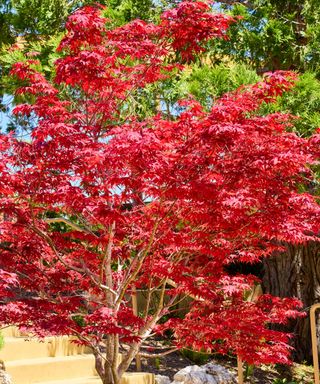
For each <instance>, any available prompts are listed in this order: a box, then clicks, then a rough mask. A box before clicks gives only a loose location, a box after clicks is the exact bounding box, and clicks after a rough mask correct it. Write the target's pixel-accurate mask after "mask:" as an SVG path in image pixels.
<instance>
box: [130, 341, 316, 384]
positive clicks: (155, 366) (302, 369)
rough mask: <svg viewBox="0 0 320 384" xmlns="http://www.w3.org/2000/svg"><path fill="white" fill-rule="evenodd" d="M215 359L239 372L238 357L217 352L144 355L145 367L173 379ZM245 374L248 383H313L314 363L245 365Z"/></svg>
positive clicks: (133, 369)
mask: <svg viewBox="0 0 320 384" xmlns="http://www.w3.org/2000/svg"><path fill="white" fill-rule="evenodd" d="M151 344H152V346H155V345H157V346H159V345H161V344H162V343H161V341H159V340H158V341H152V342H151ZM208 362H213V363H216V364H220V365H222V366H224V367H226V368H227V369H228V370H230V371H232V372H234V373H235V374H237V371H236V368H237V362H236V359H234V358H231V357H225V356H220V355H219V356H217V355H210V356H208V355H204V356H201V354H194V353H192V352H191V351H182V352H181V351H178V352H174V353H171V354H169V355H165V356H162V357H157V358H148V359H146V358H142V359H141V365H142V371H145V372H151V373H154V374H156V375H165V376H169V378H170V379H171V380H173V376H174V375H175V373H177V372H178V371H179V370H180V369H182V368H184V367H186V366H188V365H202V364H206V363H208ZM130 370H131V371H135V370H136V365H135V363H133V364H132V365H131V367H130ZM244 375H245V377H246V380H245V383H247V384H311V383H313V368H312V366H308V365H303V364H295V363H294V364H293V365H292V366H283V365H275V366H261V367H253V366H251V367H246V366H244Z"/></svg>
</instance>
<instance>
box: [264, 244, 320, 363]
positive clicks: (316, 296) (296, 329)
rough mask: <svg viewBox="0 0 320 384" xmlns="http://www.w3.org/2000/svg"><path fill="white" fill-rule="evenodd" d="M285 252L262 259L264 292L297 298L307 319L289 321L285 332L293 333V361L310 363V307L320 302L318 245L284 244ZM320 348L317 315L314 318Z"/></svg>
mask: <svg viewBox="0 0 320 384" xmlns="http://www.w3.org/2000/svg"><path fill="white" fill-rule="evenodd" d="M286 248H287V251H286V252H285V253H282V254H277V255H274V256H272V257H269V258H266V259H265V260H264V276H263V289H264V292H265V293H270V294H272V295H274V296H279V297H297V298H298V299H300V300H301V301H302V303H303V307H304V310H305V311H306V312H307V314H308V316H307V317H304V318H299V319H297V320H293V321H291V323H290V324H289V326H288V327H286V330H288V331H289V332H292V333H293V334H294V338H293V340H292V345H293V347H294V348H295V350H294V352H293V358H294V359H295V360H296V361H300V362H302V361H307V362H312V351H311V335H310V317H309V310H310V307H311V306H312V305H313V304H315V303H318V302H320V257H319V256H320V255H319V251H320V243H315V242H309V243H308V244H306V245H286ZM317 330H318V331H317V333H318V344H319V345H320V315H319V314H318V316H317Z"/></svg>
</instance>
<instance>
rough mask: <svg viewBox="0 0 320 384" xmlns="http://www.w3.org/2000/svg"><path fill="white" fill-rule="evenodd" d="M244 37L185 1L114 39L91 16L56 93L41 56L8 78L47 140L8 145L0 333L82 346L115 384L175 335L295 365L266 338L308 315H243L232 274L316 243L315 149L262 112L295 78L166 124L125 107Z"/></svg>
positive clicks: (266, 299)
mask: <svg viewBox="0 0 320 384" xmlns="http://www.w3.org/2000/svg"><path fill="white" fill-rule="evenodd" d="M234 22H235V19H233V18H231V17H230V16H227V15H224V14H217V13H211V9H210V7H209V6H208V5H207V4H205V3H202V2H189V1H186V2H182V3H181V4H179V6H178V7H177V8H176V9H170V10H168V11H166V12H164V13H163V14H162V16H161V18H160V21H159V23H158V24H152V23H146V22H144V21H141V20H136V21H132V22H130V23H128V24H125V25H122V26H119V27H114V26H113V25H110V24H108V20H107V19H105V18H104V17H102V16H101V10H100V9H99V8H98V7H97V6H95V7H85V8H83V9H80V10H78V11H76V12H75V13H74V14H73V15H72V16H70V17H69V20H68V22H67V24H66V28H67V33H66V35H65V37H64V38H63V39H62V41H61V43H60V46H59V51H60V52H61V57H60V58H59V59H58V60H57V61H56V62H55V78H54V79H53V81H51V80H50V79H47V78H46V77H45V76H44V75H43V74H42V73H40V72H39V71H38V70H37V66H38V62H37V61H36V60H34V59H30V58H29V59H28V60H26V61H24V62H20V63H16V64H15V65H14V66H13V69H12V72H11V75H12V76H14V77H15V78H16V79H18V80H19V82H20V85H21V87H20V88H19V90H18V94H19V95H22V96H23V97H25V100H26V102H25V103H23V104H20V105H18V106H17V107H15V109H14V113H15V114H18V115H23V116H31V117H32V118H33V121H34V126H33V129H32V132H31V135H30V137H29V139H28V140H20V139H18V138H17V137H15V135H14V134H12V133H8V134H2V135H1V136H0V149H1V154H0V175H1V178H0V211H1V213H2V217H1V222H0V240H1V245H0V246H1V254H0V267H1V269H2V272H1V274H0V278H3V276H5V274H9V276H10V281H8V285H7V286H5V287H3V288H4V292H3V296H4V297H5V303H4V305H2V306H1V307H0V320H1V322H2V323H10V324H17V325H18V326H20V327H27V328H28V329H29V330H31V331H32V332H34V333H35V334H38V335H40V336H43V335H46V334H53V335H58V334H72V335H76V336H77V337H78V338H79V339H80V341H81V342H82V343H84V344H87V345H89V346H90V347H91V348H92V349H93V352H94V354H95V357H96V368H97V371H98V373H99V375H100V377H101V379H102V381H103V383H104V384H107V383H108V384H116V383H118V382H119V379H120V378H121V376H122V374H123V373H124V372H125V371H126V369H127V368H128V367H129V364H130V362H131V361H132V359H133V358H134V357H135V355H136V354H137V353H138V351H139V349H140V348H141V345H142V343H143V341H144V340H145V339H146V338H147V337H149V336H150V334H152V333H153V332H163V331H164V330H166V329H171V330H172V331H173V333H174V339H173V341H172V343H173V347H174V348H180V347H182V346H185V345H187V346H191V347H194V348H197V349H201V348H205V349H206V350H214V351H218V352H222V353H228V352H229V351H231V352H234V353H235V354H238V355H240V356H241V357H242V358H243V359H244V360H246V361H248V362H250V363H253V362H255V363H262V362H264V363H274V362H288V361H289V360H288V358H289V357H288V356H289V350H290V348H289V346H288V344H287V343H288V338H289V336H288V335H287V334H285V333H282V332H278V331H274V330H271V329H269V324H272V323H286V322H287V320H288V318H290V317H297V316H299V315H300V313H299V311H298V309H299V302H298V301H297V300H295V299H289V298H288V299H280V298H276V297H272V296H271V295H262V296H261V297H260V298H259V299H258V300H257V301H256V302H249V301H246V300H245V296H246V292H247V291H248V290H250V289H251V288H252V287H253V285H254V284H255V283H256V282H257V279H256V278H255V277H253V276H248V275H247V276H245V275H240V274H239V275H236V276H233V275H229V274H228V272H227V268H226V267H227V266H228V264H230V263H232V262H234V261H245V262H248V263H253V262H255V261H257V260H261V259H263V258H264V257H267V256H268V255H270V254H271V253H272V252H273V251H274V250H279V249H281V246H280V245H279V244H280V242H282V241H286V242H290V243H301V242H304V241H307V240H312V239H315V237H314V235H313V234H314V233H317V231H319V221H318V219H317V218H318V217H319V211H320V208H319V206H318V204H317V203H316V200H315V198H314V196H312V195H310V194H309V193H308V192H306V191H305V192H301V193H299V192H298V191H297V189H298V188H299V187H301V186H303V185H305V184H306V183H308V182H309V180H310V179H311V178H312V177H313V174H312V169H311V167H310V166H311V165H312V164H314V163H315V162H316V156H317V154H318V145H319V134H314V135H311V136H310V137H309V138H302V137H299V136H298V135H296V134H295V133H292V132H287V128H288V127H289V126H290V124H291V120H292V118H291V116H290V115H288V114H281V113H273V114H266V115H264V116H261V115H260V114H259V113H256V112H257V111H258V110H259V108H260V107H261V106H262V105H264V104H270V103H273V102H275V101H276V99H277V97H278V96H279V95H281V94H282V93H283V92H285V91H288V90H289V89H291V88H292V87H293V85H294V83H295V81H296V76H295V74H293V73H291V72H276V73H274V74H267V75H266V76H265V77H264V79H263V80H262V81H260V82H257V83H256V84H254V85H249V86H243V87H241V88H240V89H238V90H236V91H233V92H229V93H226V94H224V95H222V96H221V97H217V98H216V99H215V100H213V101H214V102H213V105H212V107H211V108H210V109H204V108H203V107H202V106H201V105H200V104H199V103H198V102H197V101H195V100H194V99H192V98H187V99H185V100H182V101H180V102H179V104H177V105H176V106H175V107H176V111H175V114H174V115H170V116H167V115H166V114H165V113H162V111H161V108H160V109H159V108H156V110H155V111H154V113H153V114H151V115H150V116H147V117H142V116H141V114H140V113H138V111H136V113H135V111H134V110H133V109H132V108H130V100H131V98H132V97H135V96H136V97H139V95H141V91H142V90H143V89H145V88H146V87H148V86H149V85H150V84H161V83H162V82H163V81H166V80H168V79H169V78H170V77H172V76H175V75H176V74H177V72H179V71H181V70H183V68H184V67H186V66H187V64H188V63H189V62H190V61H192V60H193V59H194V57H195V55H198V54H200V53H201V52H203V51H204V50H205V49H206V48H207V47H208V42H209V40H212V39H214V38H216V39H217V38H224V37H225V36H226V33H227V29H228V28H229V26H230V25H231V24H232V23H234ZM181 62H184V63H185V65H182V64H181ZM136 289H142V290H146V292H147V297H148V299H147V303H146V306H145V308H144V309H143V311H142V312H141V313H139V314H134V313H133V311H132V308H131V306H130V299H129V298H130V295H131V294H132V293H133V292H134V291H135V290H136ZM159 291H160V300H158V304H157V307H156V308H151V307H150V302H151V298H152V296H153V295H154V294H155V293H159ZM181 296H182V297H190V298H191V299H192V302H191V304H190V311H189V313H188V315H187V316H186V317H185V318H183V319H179V318H172V317H170V316H168V315H170V314H171V311H172V309H173V307H174V306H175V305H176V303H177V301H179V300H181ZM119 345H121V346H123V347H124V355H123V358H122V361H121V363H120V364H119V365H118V351H119Z"/></svg>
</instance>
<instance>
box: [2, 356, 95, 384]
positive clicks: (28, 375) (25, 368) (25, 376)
mask: <svg viewBox="0 0 320 384" xmlns="http://www.w3.org/2000/svg"><path fill="white" fill-rule="evenodd" d="M5 365H6V370H7V372H8V373H9V374H10V375H11V377H12V380H13V383H14V384H33V383H39V382H46V381H49V380H51V381H53V380H69V379H76V378H79V379H80V378H83V377H92V376H94V375H95V374H96V372H95V368H94V356H93V355H75V356H58V357H42V358H37V359H23V360H16V361H8V362H5Z"/></svg>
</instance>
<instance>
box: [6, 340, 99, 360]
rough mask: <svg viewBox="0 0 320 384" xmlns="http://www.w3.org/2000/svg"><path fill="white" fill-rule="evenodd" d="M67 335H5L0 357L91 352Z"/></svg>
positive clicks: (69, 354) (12, 357)
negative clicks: (41, 336)
mask: <svg viewBox="0 0 320 384" xmlns="http://www.w3.org/2000/svg"><path fill="white" fill-rule="evenodd" d="M72 340H74V338H71V337H68V336H59V337H46V338H44V339H43V340H39V339H36V338H27V337H5V338H4V347H3V348H2V349H1V350H0V359H2V360H4V361H13V360H22V359H25V358H28V359H32V358H38V357H54V356H73V355H79V354H85V353H91V350H90V348H88V347H85V346H82V345H77V344H76V343H74V342H73V341H72Z"/></svg>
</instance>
